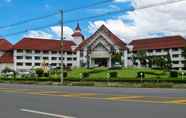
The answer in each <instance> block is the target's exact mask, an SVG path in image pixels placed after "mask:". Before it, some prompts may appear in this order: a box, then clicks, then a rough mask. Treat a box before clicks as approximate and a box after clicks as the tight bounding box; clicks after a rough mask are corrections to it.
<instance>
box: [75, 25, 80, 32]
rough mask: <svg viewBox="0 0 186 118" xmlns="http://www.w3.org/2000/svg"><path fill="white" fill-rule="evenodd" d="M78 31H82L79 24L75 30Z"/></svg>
mask: <svg viewBox="0 0 186 118" xmlns="http://www.w3.org/2000/svg"><path fill="white" fill-rule="evenodd" d="M75 30H76V31H81V28H80V26H79V23H77V26H76V29H75Z"/></svg>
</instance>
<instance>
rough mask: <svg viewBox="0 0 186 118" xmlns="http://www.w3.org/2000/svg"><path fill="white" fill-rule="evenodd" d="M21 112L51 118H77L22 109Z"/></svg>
mask: <svg viewBox="0 0 186 118" xmlns="http://www.w3.org/2000/svg"><path fill="white" fill-rule="evenodd" d="M20 111H23V112H28V113H33V114H40V115H45V116H51V117H56V118H75V117H72V116H65V115H59V114H53V113H47V112H41V111H35V110H30V109H20Z"/></svg>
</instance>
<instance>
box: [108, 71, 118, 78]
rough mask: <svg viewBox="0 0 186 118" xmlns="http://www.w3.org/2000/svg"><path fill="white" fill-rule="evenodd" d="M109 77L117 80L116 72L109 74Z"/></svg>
mask: <svg viewBox="0 0 186 118" xmlns="http://www.w3.org/2000/svg"><path fill="white" fill-rule="evenodd" d="M109 77H110V78H117V77H118V73H117V72H116V71H112V72H109Z"/></svg>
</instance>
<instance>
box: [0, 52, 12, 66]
mask: <svg viewBox="0 0 186 118" xmlns="http://www.w3.org/2000/svg"><path fill="white" fill-rule="evenodd" d="M0 63H13V52H12V51H7V52H5V53H4V54H3V55H2V56H1V57H0Z"/></svg>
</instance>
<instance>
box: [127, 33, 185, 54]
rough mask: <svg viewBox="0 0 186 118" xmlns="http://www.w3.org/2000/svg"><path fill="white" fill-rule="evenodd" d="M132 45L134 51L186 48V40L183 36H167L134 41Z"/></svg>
mask: <svg viewBox="0 0 186 118" xmlns="http://www.w3.org/2000/svg"><path fill="white" fill-rule="evenodd" d="M130 45H133V50H134V51H136V50H140V49H162V48H164V49H165V48H181V47H185V46H186V40H185V39H184V38H183V37H181V36H167V37H160V38H148V39H139V40H133V41H132V42H131V43H130Z"/></svg>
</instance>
